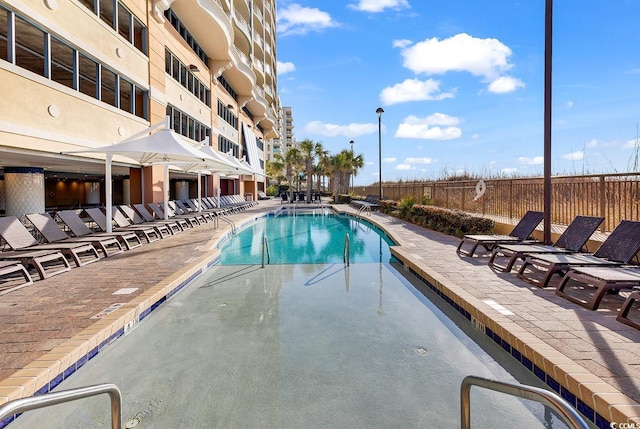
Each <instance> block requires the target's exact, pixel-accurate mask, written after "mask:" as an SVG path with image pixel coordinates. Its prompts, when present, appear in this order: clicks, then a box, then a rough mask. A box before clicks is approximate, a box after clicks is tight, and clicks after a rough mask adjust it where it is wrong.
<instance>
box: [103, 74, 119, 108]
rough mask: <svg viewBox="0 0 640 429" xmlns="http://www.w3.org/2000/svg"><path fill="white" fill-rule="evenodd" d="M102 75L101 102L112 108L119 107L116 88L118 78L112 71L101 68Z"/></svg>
mask: <svg viewBox="0 0 640 429" xmlns="http://www.w3.org/2000/svg"><path fill="white" fill-rule="evenodd" d="M101 70H102V73H101V75H100V100H102V101H104V102H105V103H108V104H111V105H112V106H115V107H118V104H117V102H116V100H117V99H118V98H117V95H116V88H117V87H118V85H117V80H118V77H117V75H116V74H115V73H114V72H112V71H111V70H109V69H107V68H106V67H101Z"/></svg>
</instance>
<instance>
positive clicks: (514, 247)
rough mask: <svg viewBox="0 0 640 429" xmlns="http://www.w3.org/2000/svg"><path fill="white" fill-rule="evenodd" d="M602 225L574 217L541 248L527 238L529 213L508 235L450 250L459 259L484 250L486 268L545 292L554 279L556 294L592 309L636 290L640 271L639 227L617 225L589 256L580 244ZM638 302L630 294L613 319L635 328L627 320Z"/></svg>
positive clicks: (479, 238) (639, 295) (472, 238)
mask: <svg viewBox="0 0 640 429" xmlns="http://www.w3.org/2000/svg"><path fill="white" fill-rule="evenodd" d="M603 220H604V219H603V218H601V217H592V216H576V218H575V219H574V220H573V221H572V222H571V224H570V225H569V226H568V227H567V229H566V230H565V231H564V232H563V233H562V235H561V236H560V237H559V238H558V239H557V240H556V242H554V243H553V244H552V245H545V244H543V243H540V242H539V241H536V240H535V239H534V238H533V237H532V234H533V232H534V230H535V228H536V227H537V226H538V224H539V223H540V222H541V221H542V213H541V212H534V211H531V212H527V213H526V214H525V215H524V216H523V218H522V219H521V221H520V222H519V223H518V224H517V225H516V226H515V227H514V228H513V230H512V232H511V233H509V234H508V235H467V236H465V237H464V238H463V239H462V240H461V241H460V243H459V245H458V248H457V249H456V251H457V253H458V254H459V255H461V256H473V255H474V254H475V252H476V250H477V249H478V248H484V250H485V255H489V260H488V263H489V266H490V267H491V268H492V269H494V270H496V271H502V272H512V271H517V276H518V278H520V279H522V280H524V281H526V282H528V283H530V284H533V285H535V286H537V287H541V288H545V287H548V286H550V285H551V282H552V279H553V278H554V277H558V278H559V281H558V283H557V284H556V294H557V295H559V296H562V297H563V298H565V299H568V300H569V301H571V302H574V303H576V304H579V305H581V306H583V307H585V308H588V309H591V310H596V309H598V306H599V305H600V303H601V301H602V300H603V299H604V298H605V297H606V296H607V295H608V294H614V295H615V294H617V293H618V292H619V291H620V290H622V289H628V290H629V289H630V290H633V289H640V266H638V264H635V263H633V262H634V259H635V258H636V257H637V254H638V252H639V251H640V222H637V221H629V220H623V221H621V222H620V224H618V226H617V227H616V228H615V229H614V230H613V231H612V232H611V234H609V235H608V236H607V238H606V239H605V240H604V241H603V242H602V243H601V244H600V246H599V247H598V249H597V250H596V251H595V252H593V253H589V252H588V250H587V248H586V245H587V243H588V241H589V239H590V238H591V236H592V235H593V233H595V231H596V230H597V229H598V227H599V226H600V224H601V223H602V222H603ZM636 262H637V261H636ZM638 300H640V291H633V292H632V293H631V294H630V295H629V296H628V297H627V298H626V300H625V302H624V303H623V305H622V308H621V309H620V311H619V313H618V317H617V319H618V320H619V321H621V322H623V323H625V324H627V325H630V326H633V327H635V328H637V329H640V323H638V322H635V321H632V320H630V319H629V318H628V316H629V311H630V309H631V307H632V306H633V305H634V303H635V302H636V301H638Z"/></svg>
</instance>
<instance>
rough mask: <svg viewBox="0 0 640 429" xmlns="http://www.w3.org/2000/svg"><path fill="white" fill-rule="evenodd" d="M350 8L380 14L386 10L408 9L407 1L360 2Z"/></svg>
mask: <svg viewBox="0 0 640 429" xmlns="http://www.w3.org/2000/svg"><path fill="white" fill-rule="evenodd" d="M349 7H350V8H352V9H355V10H359V11H362V12H371V13H379V12H384V10H385V9H402V8H408V7H409V2H408V1H407V0H358V2H357V3H356V4H350V5H349Z"/></svg>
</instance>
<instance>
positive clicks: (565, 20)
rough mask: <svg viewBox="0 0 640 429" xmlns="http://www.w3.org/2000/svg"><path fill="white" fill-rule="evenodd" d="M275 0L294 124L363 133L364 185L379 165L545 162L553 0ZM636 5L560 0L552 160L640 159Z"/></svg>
mask: <svg viewBox="0 0 640 429" xmlns="http://www.w3.org/2000/svg"><path fill="white" fill-rule="evenodd" d="M277 6H278V7H277V37H278V39H277V60H278V64H277V67H278V91H279V94H280V99H281V103H282V105H283V106H289V107H291V109H292V114H293V124H294V134H295V138H296V140H297V141H298V142H300V141H302V140H305V139H310V140H312V141H313V142H318V143H322V145H323V147H324V148H325V149H326V150H328V151H329V152H330V153H331V154H336V153H339V152H340V151H342V150H343V149H348V150H351V147H352V145H351V144H350V143H349V142H350V141H353V142H354V144H353V151H354V152H355V154H356V155H357V154H362V156H363V158H364V161H365V165H364V167H363V168H362V169H361V170H360V171H359V172H358V175H357V176H356V177H355V185H368V184H372V183H375V182H377V181H378V180H379V178H378V176H379V174H378V171H379V168H380V165H381V166H382V168H381V169H382V180H383V181H397V180H429V179H438V178H443V177H449V176H452V175H458V174H472V175H474V176H480V177H487V178H488V177H512V176H516V177H520V176H540V175H542V174H543V167H544V166H543V162H544V157H543V155H544V135H543V134H544V121H543V113H544V49H545V48H544V45H545V37H544V34H545V1H544V0H520V1H515V0H481V1H478V0H447V1H432V0H309V1H304V0H279V1H278V4H277ZM639 17H640V1H638V0H556V1H555V2H554V8H553V38H552V40H553V61H552V138H551V145H552V151H551V152H552V154H551V168H552V173H553V174H563V175H564V174H566V175H572V174H600V173H616V172H618V173H621V172H627V171H634V169H635V170H636V171H637V170H638V169H640V155H639V154H638V144H639V142H638V121H640V31H638V30H637V27H638V24H637V22H638V19H639ZM378 107H381V108H382V109H383V110H384V113H382V115H381V117H380V121H379V118H378V114H377V113H376V109H377V108H378ZM379 124H380V129H381V133H380V136H379V133H378V125H379ZM379 137H380V142H381V144H380V148H381V153H382V157H381V158H382V162H381V164H379V160H380V158H379V156H378V151H379V149H380V148H379Z"/></svg>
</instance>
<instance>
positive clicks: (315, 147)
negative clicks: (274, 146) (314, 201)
mask: <svg viewBox="0 0 640 429" xmlns="http://www.w3.org/2000/svg"><path fill="white" fill-rule="evenodd" d="M298 149H299V150H300V155H301V159H302V164H303V165H304V171H305V174H306V175H307V198H306V200H307V202H309V201H311V188H312V187H313V170H314V164H315V160H316V158H317V157H318V155H319V154H321V153H323V152H324V149H323V148H322V144H321V143H315V142H314V141H313V140H309V139H305V140H303V141H301V142H300V143H299V144H298Z"/></svg>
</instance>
